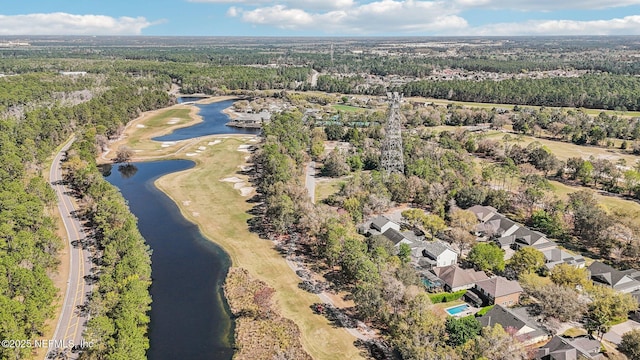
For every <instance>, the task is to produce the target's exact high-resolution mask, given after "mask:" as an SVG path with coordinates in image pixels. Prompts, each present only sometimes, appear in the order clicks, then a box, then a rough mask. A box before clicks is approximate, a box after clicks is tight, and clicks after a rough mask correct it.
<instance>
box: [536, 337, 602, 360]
mask: <svg viewBox="0 0 640 360" xmlns="http://www.w3.org/2000/svg"><path fill="white" fill-rule="evenodd" d="M601 347H602V343H600V341H598V340H594V339H590V338H588V337H578V338H574V339H565V338H563V337H560V336H554V337H553V338H551V341H549V342H548V343H546V344H545V345H543V346H541V347H540V348H538V353H537V355H536V359H537V360H583V359H584V360H587V359H589V360H591V359H595V360H600V359H604V358H605V356H604V354H602V353H601V352H600V349H601Z"/></svg>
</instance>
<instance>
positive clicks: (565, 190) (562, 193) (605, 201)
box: [549, 180, 640, 214]
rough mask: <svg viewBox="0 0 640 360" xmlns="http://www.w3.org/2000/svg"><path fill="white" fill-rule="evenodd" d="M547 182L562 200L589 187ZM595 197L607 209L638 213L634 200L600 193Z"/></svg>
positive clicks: (639, 210) (639, 211) (638, 209)
mask: <svg viewBox="0 0 640 360" xmlns="http://www.w3.org/2000/svg"><path fill="white" fill-rule="evenodd" d="M549 183H550V184H551V188H552V190H553V193H554V194H556V195H558V196H559V197H560V198H561V199H563V200H566V199H567V198H568V195H569V194H571V193H573V192H576V191H580V190H585V189H589V188H586V187H582V186H570V185H566V184H563V183H561V182H558V181H554V180H550V181H549ZM596 199H598V202H599V203H600V204H602V205H604V206H605V207H606V208H607V209H608V210H624V211H626V212H628V213H629V214H634V213H635V214H640V204H638V203H637V202H635V201H630V200H625V199H622V198H619V197H617V196H603V195H600V194H596Z"/></svg>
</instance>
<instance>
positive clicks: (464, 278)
mask: <svg viewBox="0 0 640 360" xmlns="http://www.w3.org/2000/svg"><path fill="white" fill-rule="evenodd" d="M431 272H433V273H434V274H435V275H436V276H437V277H438V278H439V279H440V280H442V282H443V283H444V288H445V290H447V291H451V292H453V291H458V290H463V289H470V288H472V287H473V286H474V285H475V283H476V282H478V281H482V280H486V279H488V278H489V277H488V276H487V274H485V272H484V271H476V270H474V269H462V268H460V267H458V265H450V266H445V267H435V268H433V269H431Z"/></svg>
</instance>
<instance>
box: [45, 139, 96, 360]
mask: <svg viewBox="0 0 640 360" xmlns="http://www.w3.org/2000/svg"><path fill="white" fill-rule="evenodd" d="M74 140H75V139H72V140H70V141H69V142H68V143H67V144H66V145H65V146H64V147H63V148H62V149H61V150H60V152H58V153H57V154H56V156H55V158H54V159H53V163H52V164H51V169H50V170H49V180H50V181H51V186H52V187H53V189H54V191H55V193H56V196H57V197H58V210H59V211H60V216H61V217H62V220H63V222H64V227H65V229H66V231H67V238H68V241H69V278H68V281H67V291H66V293H65V295H64V302H63V304H62V310H61V314H60V317H59V318H58V324H57V325H56V330H55V333H54V335H53V338H52V339H51V340H53V341H54V342H53V343H52V345H51V346H50V347H51V348H52V349H50V350H49V352H48V353H47V356H48V357H54V353H55V352H56V351H64V352H65V353H66V356H68V358H76V357H77V356H76V355H77V353H75V354H72V353H71V345H80V343H81V340H82V332H83V331H84V329H85V325H86V324H85V323H86V320H87V317H86V315H84V313H83V312H82V311H81V309H82V308H83V306H84V305H85V304H86V303H87V295H88V294H90V293H91V284H89V283H87V281H86V280H85V276H86V275H88V274H90V273H91V267H92V263H91V259H90V257H89V250H87V249H83V247H82V245H81V243H82V242H83V241H85V240H86V238H87V235H86V234H85V233H84V232H83V228H82V225H81V224H80V222H79V221H78V219H77V218H76V217H75V216H74V213H75V211H76V210H77V209H76V207H75V203H74V202H73V197H72V196H71V195H69V189H68V188H67V187H66V186H65V185H63V184H62V170H61V169H60V162H61V160H62V158H63V157H64V154H65V152H66V151H67V150H68V149H69V147H70V146H71V144H73V141H74Z"/></svg>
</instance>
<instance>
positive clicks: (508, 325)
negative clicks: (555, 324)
mask: <svg viewBox="0 0 640 360" xmlns="http://www.w3.org/2000/svg"><path fill="white" fill-rule="evenodd" d="M478 321H479V322H480V324H481V325H482V327H486V326H495V325H496V324H500V325H501V326H502V327H503V328H504V329H505V330H508V331H513V334H514V336H515V338H516V339H518V340H519V341H520V342H522V343H523V344H525V345H531V344H536V343H539V342H541V341H545V340H547V339H548V338H549V334H548V333H547V332H546V331H545V330H543V329H542V328H540V327H539V326H538V325H537V323H536V321H535V320H534V319H532V318H531V317H530V316H529V313H528V308H526V307H520V308H506V307H504V306H500V305H496V306H494V307H493V309H491V310H489V311H488V312H487V313H486V314H484V315H482V316H481V317H479V318H478Z"/></svg>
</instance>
